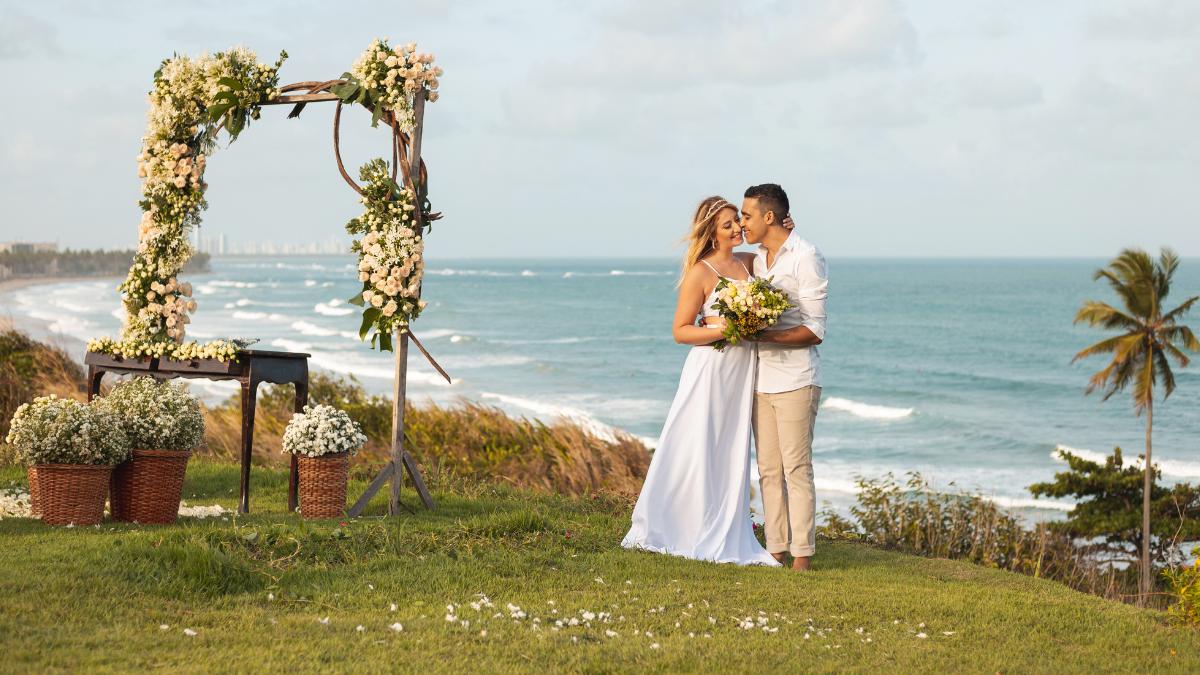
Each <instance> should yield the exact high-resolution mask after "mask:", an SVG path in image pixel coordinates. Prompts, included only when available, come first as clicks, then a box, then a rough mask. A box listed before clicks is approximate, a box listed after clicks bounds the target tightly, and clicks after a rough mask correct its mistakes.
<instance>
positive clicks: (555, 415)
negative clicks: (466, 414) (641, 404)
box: [481, 392, 630, 443]
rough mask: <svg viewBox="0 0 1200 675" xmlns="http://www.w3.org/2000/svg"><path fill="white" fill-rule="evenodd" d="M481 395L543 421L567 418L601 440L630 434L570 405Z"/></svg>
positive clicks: (502, 395)
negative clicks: (525, 411)
mask: <svg viewBox="0 0 1200 675" xmlns="http://www.w3.org/2000/svg"><path fill="white" fill-rule="evenodd" d="M481 395H482V397H483V398H485V399H490V400H495V401H499V402H500V403H502V404H504V405H507V406H510V407H513V408H520V409H523V410H528V411H530V412H532V413H534V415H535V416H536V417H538V418H540V419H543V420H545V421H554V420H559V419H566V420H569V421H571V422H573V423H575V424H577V425H579V426H580V427H581V428H583V429H584V430H585V431H586V432H587V433H589V434H591V435H592V436H595V437H596V438H599V439H600V440H602V441H608V442H609V443H618V442H620V440H621V439H622V438H628V437H629V436H630V434H629V433H628V432H626V431H625V430H623V429H618V428H616V427H614V426H610V425H608V424H605V423H603V422H601V421H600V420H598V419H596V418H594V417H592V416H591V415H590V414H588V413H587V412H586V411H583V410H580V409H578V408H572V407H570V406H564V405H556V404H554V403H545V402H543V401H535V400H532V399H528V398H521V397H518V396H506V395H504V394H493V393H490V392H483V393H482V394H481Z"/></svg>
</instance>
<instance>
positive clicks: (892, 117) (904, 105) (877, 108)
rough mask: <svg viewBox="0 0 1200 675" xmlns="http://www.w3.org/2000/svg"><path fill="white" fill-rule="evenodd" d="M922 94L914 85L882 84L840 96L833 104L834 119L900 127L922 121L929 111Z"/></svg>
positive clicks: (839, 122)
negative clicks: (919, 103)
mask: <svg viewBox="0 0 1200 675" xmlns="http://www.w3.org/2000/svg"><path fill="white" fill-rule="evenodd" d="M918 100H920V96H919V95H918V93H917V92H915V91H912V89H911V87H910V88H901V87H896V86H888V85H885V86H881V87H874V88H871V89H867V90H864V91H861V92H858V93H854V94H848V95H843V96H839V97H836V98H835V99H834V100H833V101H832V102H831V103H830V105H829V108H828V119H829V121H830V122H831V123H833V124H837V125H841V126H850V127H866V128H881V129H883V128H897V127H907V126H913V125H916V124H920V123H922V122H924V121H925V119H926V118H925V114H924V113H923V112H922V111H921V110H920V109H919V107H918V106H917V101H918Z"/></svg>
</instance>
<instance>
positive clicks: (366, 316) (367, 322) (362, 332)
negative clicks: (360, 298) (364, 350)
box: [358, 307, 382, 340]
mask: <svg viewBox="0 0 1200 675" xmlns="http://www.w3.org/2000/svg"><path fill="white" fill-rule="evenodd" d="M380 314H382V312H380V311H379V310H378V309H376V308H374V307H368V308H367V309H366V311H364V312H363V320H362V325H361V326H359V327H358V339H360V340H362V339H364V338H366V337H367V331H369V330H371V326H373V325H375V320H376V319H378V318H379V315H380Z"/></svg>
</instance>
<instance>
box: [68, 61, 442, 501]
mask: <svg viewBox="0 0 1200 675" xmlns="http://www.w3.org/2000/svg"><path fill="white" fill-rule="evenodd" d="M286 58H287V53H286V52H280V55H279V59H278V60H276V61H275V63H274V64H270V65H269V64H265V63H262V62H259V60H258V58H257V56H256V55H255V54H254V52H252V51H250V50H249V49H246V48H242V47H239V48H234V49H231V50H228V51H224V52H218V53H215V54H211V55H209V54H203V55H201V56H198V57H188V56H186V55H176V56H173V57H172V58H169V59H166V60H164V61H163V62H162V65H161V66H160V67H159V69H158V70H157V71H156V72H155V73H154V84H153V88H152V89H151V91H150V92H149V103H150V108H149V110H148V112H147V125H146V135H145V136H144V137H143V138H142V148H141V152H140V153H139V154H138V157H137V159H138V175H139V177H141V178H142V188H141V194H142V199H141V201H140V202H139V204H140V206H141V209H142V220H141V224H140V226H139V233H138V247H137V251H136V253H135V255H134V260H133V263H132V265H131V266H130V269H129V274H128V275H127V277H126V278H125V281H124V282H122V284H121V286H120V287H119V290H120V291H121V297H122V304H123V305H124V309H125V318H124V321H123V325H122V332H121V336H120V338H119V339H113V338H107V337H105V338H97V339H94V340H91V341H89V343H88V346H87V351H88V363H89V366H90V368H89V379H90V380H92V382H91V383H90V384H91V385H92V389H93V390H98V387H99V377H102V376H103V372H104V371H105V370H107V371H109V372H113V371H118V372H126V371H139V370H142V371H147V372H149V373H150V374H152V375H154V376H155V377H160V378H164V379H166V378H169V377H205V376H207V377H214V378H218V379H243V380H244V381H243V447H244V448H248V447H249V445H248V442H249V441H248V439H247V438H246V434H247V427H249V433H250V434H252V433H253V406H254V393H253V388H251V391H250V393H249V407H250V422H249V424H248V425H247V422H246V419H245V415H246V407H247V395H246V392H247V386H248V385H253V386H256V384H255V383H254V378H253V376H251V375H249V374H248V373H247V369H246V367H245V366H246V363H245V362H246V361H252V360H253V358H254V357H255V356H256V355H258V354H263V353H262V352H256V351H255V350H247V349H246V346H247V343H246V342H243V341H239V340H235V339H232V338H230V339H220V340H213V341H210V342H207V343H203V344H202V343H198V342H195V341H190V342H188V341H185V340H184V338H185V336H186V333H187V325H188V324H189V323H190V322H191V314H193V313H194V312H195V311H196V309H197V302H196V300H195V299H194V298H193V297H192V287H191V284H189V283H187V282H186V281H182V280H181V279H180V278H179V275H180V272H181V270H182V269H183V265H184V263H186V262H187V260H188V259H189V258H190V257H191V256H192V254H193V252H194V251H193V249H192V247H191V245H190V243H189V241H190V236H189V235H190V233H191V232H192V230H193V228H195V227H198V226H199V224H200V214H201V212H202V211H203V210H204V209H205V208H206V207H207V202H206V201H205V197H204V194H205V191H206V188H207V184H206V183H205V182H204V170H205V167H206V166H207V162H208V157H209V156H210V155H211V154H212V153H213V152H214V151H215V150H216V149H217V138H218V135H219V134H220V133H221V132H222V131H224V132H225V133H226V134H227V135H228V138H229V142H230V143H232V142H233V141H234V140H236V139H237V137H238V135H239V134H241V133H242V131H243V130H244V129H245V128H246V127H247V126H248V125H249V123H250V121H252V120H257V119H259V117H260V115H261V110H262V107H263V106H268V105H292V106H293V107H292V110H291V112H290V113H289V115H288V117H289V118H293V117H296V116H298V115H299V114H300V113H301V112H302V111H303V110H304V108H305V107H306V106H307V105H308V104H310V103H317V102H326V101H332V102H335V103H336V107H335V109H334V115H333V149H334V158H335V159H336V162H337V167H338V172H339V173H340V174H341V176H342V178H343V179H344V180H345V182H346V183H347V184H348V185H349V186H350V187H351V188H352V189H353V190H354V191H355V192H356V193H357V194H358V195H359V197H360V201H361V203H362V205H363V212H362V213H361V214H360V215H359V216H357V217H356V218H354V219H352V220H350V222H349V223H348V224H347V225H346V230H347V232H349V233H350V234H351V235H354V236H355V239H354V241H353V243H352V244H351V250H352V251H353V252H355V253H357V254H358V258H359V263H358V279H359V281H360V282H362V290H361V292H360V293H359V294H357V295H356V296H355V297H353V298H351V300H350V302H351V303H353V304H356V305H358V306H360V307H362V308H363V311H362V320H361V324H360V327H359V337H360V338H362V339H364V340H365V339H366V337H367V335H368V334H370V337H371V340H370V342H371V347H372V348H377V349H379V350H380V351H393V352H395V360H396V374H395V382H394V391H393V393H394V398H393V402H392V421H393V430H392V452H391V461H390V462H389V464H388V465H387V466H386V467H385V468H384V470H383V471H382V472H381V473H380V475H379V477H377V478H376V479H375V481H373V482H372V483H371V486H370V487H369V488H368V490H367V492H366V494H364V495H363V496H362V498H361V499H360V500H359V501H358V503H357V504H355V506H354V507H353V508H352V509H351V515H358V513H360V512H361V511H362V508H363V507H364V506H365V505H366V503H367V501H368V500H369V499H370V497H371V496H372V495H373V494H374V493H375V492H376V491H377V490H378V489H379V488H380V487H381V486H382V485H383V483H385V482H388V481H389V480H390V481H391V483H392V491H391V499H390V500H389V512H390V513H396V511H397V510H398V507H399V491H400V485H401V480H402V477H403V474H402V472H403V470H404V469H407V470H408V472H409V475H410V476H411V478H412V479H413V482H414V484H415V486H416V487H417V491H418V493H419V494H420V496H421V498H422V501H423V502H424V503H425V505H426V506H427V507H430V508H432V506H433V501H432V499H431V497H430V495H429V493H428V491H427V490H426V489H425V486H424V484H423V482H422V480H421V477H420V473H419V471H418V470H417V467H416V463H415V461H414V460H413V459H412V456H411V454H410V453H409V452H408V451H407V449H406V448H405V436H404V402H405V397H406V379H407V362H408V343H409V340H410V339H411V340H412V342H413V343H414V344H416V345H417V347H418V349H420V351H421V353H422V354H423V355H424V356H425V357H426V358H427V359H428V360H429V362H430V363H431V364H432V365H433V367H434V368H435V369H436V370H437V371H438V372H439V373H440V374H441V375H442V376H443V377H445V378H446V379H447V380H448V381H449V379H450V378H449V376H448V375H447V374H446V372H445V370H443V369H442V368H441V366H440V365H438V363H437V361H436V360H434V359H433V357H432V356H431V355H430V354H429V352H428V351H427V350H426V349H425V347H424V346H423V345H421V343H420V341H419V340H417V339H416V336H414V335H413V334H412V332H411V330H410V327H411V324H412V322H413V321H414V320H415V319H416V318H417V317H418V316H420V314H421V311H422V309H424V307H425V303H424V301H422V300H421V297H420V296H421V282H422V278H423V272H424V235H425V234H426V233H427V232H428V231H429V229H430V225H431V223H432V222H433V221H435V220H438V219H439V218H440V217H441V214H439V213H435V212H433V211H432V209H431V206H430V201H429V195H428V172H427V169H426V166H425V162H424V161H423V160H422V159H421V135H422V124H423V120H424V110H425V103H426V102H427V101H428V102H434V101H436V100H437V98H438V83H439V79H438V78H439V77H440V76H441V75H442V69H441V68H440V67H437V66H435V65H434V57H433V55H431V54H428V53H419V52H418V51H417V47H416V44H415V43H409V44H407V45H402V46H397V47H392V46H391V45H390V44H389V43H388V40H387V38H382V39H375V40H374V41H372V42H371V44H370V45H369V46H368V47H367V49H366V51H364V52H363V53H362V54H361V55H360V56H359V58H358V59H357V60H356V61H355V62H354V64H353V65H352V66H351V68H350V70H348V71H347V72H345V73H343V74H342V76H341V77H340V78H336V79H331V80H323V81H305V82H295V83H292V84H287V85H283V86H280V85H279V69H280V67H281V66H282V65H283V62H284V60H285V59H286ZM346 105H361V106H363V107H364V108H366V109H367V110H369V111H370V112H371V126H372V127H377V126H378V125H379V123H380V122H383V123H384V124H385V125H387V127H389V128H390V130H391V141H390V145H389V149H388V154H389V155H390V162H389V161H388V159H387V158H383V157H381V158H377V159H372V160H370V161H368V162H366V163H365V164H364V165H363V166H362V167H361V168H360V170H359V174H358V179H359V181H361V182H356V181H355V180H354V179H352V178H351V176H350V175H349V174H348V173H347V171H346V168H345V166H344V164H343V162H342V156H341V147H340V126H341V115H342V108H343V106H346ZM393 336H395V339H393ZM266 354H271V353H270V352H267V353H266ZM291 356H299V357H307V355H291ZM275 360H278V359H275ZM280 363H281V364H282V367H283V369H284V370H288V371H289V373H290V374H288V375H286V376H281V377H282V378H283V379H281V380H272V379H266V380H264V381H289V382H296V384H297V405H298V406H299V405H301V403H300V401H301V398H303V399H304V400H307V364H306V363H305V364H304V365H303V367H302V368H300V369H299V370H296V369H289V368H288V367H287V366H288V365H289V364H288V363H287V362H285V361H281V362H280ZM93 370H96V372H97V373H98V374H97V375H92V374H91V373H92V371H93ZM293 370H294V371H295V372H302V375H303V380H304V383H303V386H304V391H303V396H301V394H302V392H301V384H300V382H299V379H297V378H298V377H299V376H298V375H296V374H295V373H294V372H292V371H293ZM289 378H290V379H289ZM242 475H243V481H242V489H243V495H242V509H243V510H245V509H246V508H248V499H247V495H248V476H249V466H248V456H247V454H246V453H244V454H243V467H242ZM295 477H296V474H295V466H294V464H293V472H292V483H291V486H290V488H291V489H290V490H289V508H295V506H296V504H295V489H294V487H295Z"/></svg>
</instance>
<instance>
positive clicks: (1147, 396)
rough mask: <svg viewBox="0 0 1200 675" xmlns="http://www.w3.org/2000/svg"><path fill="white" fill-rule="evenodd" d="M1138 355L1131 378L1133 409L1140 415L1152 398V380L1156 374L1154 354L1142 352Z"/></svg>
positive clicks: (1153, 380)
mask: <svg viewBox="0 0 1200 675" xmlns="http://www.w3.org/2000/svg"><path fill="white" fill-rule="evenodd" d="M1140 357H1141V358H1139V359H1138V364H1137V371H1136V376H1135V378H1134V380H1133V411H1134V412H1135V413H1137V414H1138V415H1141V414H1142V411H1143V410H1145V409H1146V408H1147V406H1149V405H1150V404H1151V402H1152V401H1153V399H1154V382H1155V379H1156V375H1157V373H1156V372H1155V368H1154V354H1147V353H1144V352H1143V353H1141V354H1140Z"/></svg>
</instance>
